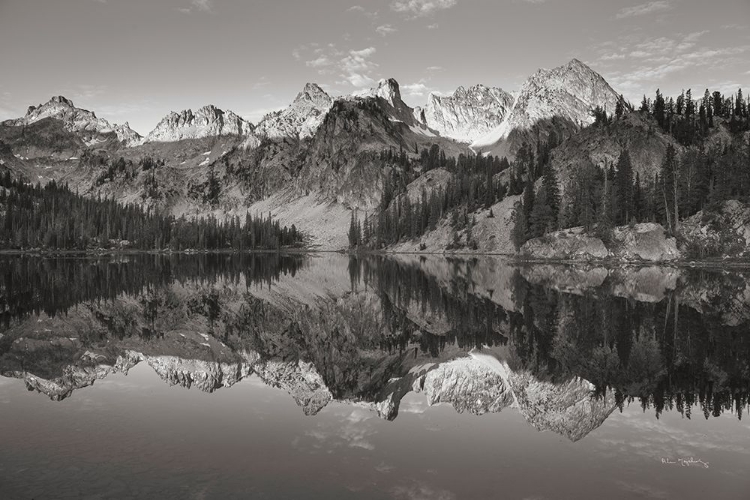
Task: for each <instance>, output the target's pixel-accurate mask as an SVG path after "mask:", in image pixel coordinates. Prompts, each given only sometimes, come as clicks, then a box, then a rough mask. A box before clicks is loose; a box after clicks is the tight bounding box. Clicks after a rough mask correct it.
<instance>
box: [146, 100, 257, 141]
mask: <svg viewBox="0 0 750 500" xmlns="http://www.w3.org/2000/svg"><path fill="white" fill-rule="evenodd" d="M252 132H253V126H252V124H251V123H250V122H248V121H246V120H244V119H243V118H241V117H239V116H237V115H236V114H235V113H233V112H232V111H229V110H227V111H223V110H221V109H219V108H217V107H216V106H214V105H213V104H209V105H207V106H203V107H202V108H200V109H198V110H197V111H196V112H195V113H193V110H192V109H186V110H183V111H180V112H179V113H176V112H174V111H172V112H170V113H169V114H168V115H167V116H165V117H164V118H162V120H161V121H160V122H159V123H158V124H157V125H156V128H155V129H154V130H152V131H151V132H150V133H149V134H148V136H147V137H146V142H173V141H180V140H182V139H199V138H202V137H212V136H219V135H238V136H244V135H248V134H251V133H252Z"/></svg>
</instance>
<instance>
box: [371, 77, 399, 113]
mask: <svg viewBox="0 0 750 500" xmlns="http://www.w3.org/2000/svg"><path fill="white" fill-rule="evenodd" d="M375 94H376V95H377V96H378V97H382V98H383V99H385V100H386V101H388V102H390V103H391V104H392V105H394V106H395V103H396V101H400V100H401V90H400V89H399V86H398V82H397V81H396V79H395V78H384V79H382V80H380V81H379V82H378V88H377V90H376V92H375Z"/></svg>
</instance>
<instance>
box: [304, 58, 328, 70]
mask: <svg viewBox="0 0 750 500" xmlns="http://www.w3.org/2000/svg"><path fill="white" fill-rule="evenodd" d="M332 63H333V62H332V61H331V60H330V59H329V58H328V57H327V56H320V57H317V58H315V59H311V60H309V61H305V66H307V67H308V68H322V67H324V66H330V65H331V64H332Z"/></svg>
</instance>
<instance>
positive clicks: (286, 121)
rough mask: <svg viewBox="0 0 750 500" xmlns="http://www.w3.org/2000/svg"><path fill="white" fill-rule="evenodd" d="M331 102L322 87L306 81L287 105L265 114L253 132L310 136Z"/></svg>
mask: <svg viewBox="0 0 750 500" xmlns="http://www.w3.org/2000/svg"><path fill="white" fill-rule="evenodd" d="M332 104H333V99H331V97H330V96H329V95H328V94H326V93H325V91H324V90H323V89H321V88H320V87H319V86H318V85H317V84H315V83H308V84H306V85H305V88H304V89H302V92H300V93H299V94H297V97H296V98H295V99H294V101H293V102H292V103H291V104H290V105H289V107H287V108H286V109H283V110H281V111H276V112H274V113H270V114H268V115H266V116H265V117H264V118H263V120H261V122H260V123H259V124H258V126H257V128H256V130H255V133H256V134H257V135H260V136H266V137H269V138H272V139H279V138H282V137H295V138H300V139H304V138H307V137H311V136H312V135H313V134H314V133H315V131H316V130H317V129H318V127H319V126H320V124H321V123H322V122H323V118H325V115H326V113H327V112H328V110H329V109H331V105H332Z"/></svg>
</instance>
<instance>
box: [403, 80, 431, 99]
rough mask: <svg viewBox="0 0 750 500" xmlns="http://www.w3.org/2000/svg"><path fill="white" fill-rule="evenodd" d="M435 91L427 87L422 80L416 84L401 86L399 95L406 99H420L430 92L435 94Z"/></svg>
mask: <svg viewBox="0 0 750 500" xmlns="http://www.w3.org/2000/svg"><path fill="white" fill-rule="evenodd" d="M435 90H436V89H434V88H432V87H428V86H427V85H426V83H425V81H424V80H420V81H418V82H416V83H409V84H406V85H401V93H402V94H404V95H405V96H408V97H422V96H426V95H427V94H429V93H431V92H435Z"/></svg>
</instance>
